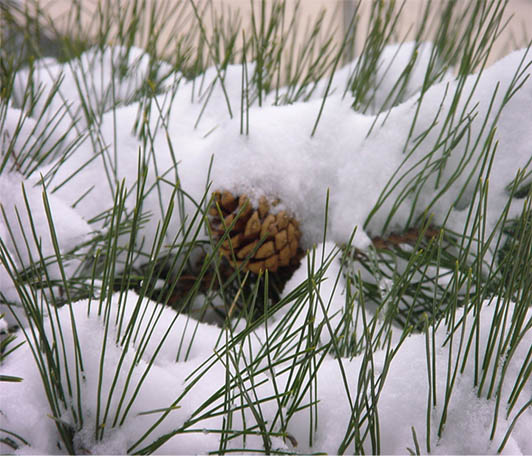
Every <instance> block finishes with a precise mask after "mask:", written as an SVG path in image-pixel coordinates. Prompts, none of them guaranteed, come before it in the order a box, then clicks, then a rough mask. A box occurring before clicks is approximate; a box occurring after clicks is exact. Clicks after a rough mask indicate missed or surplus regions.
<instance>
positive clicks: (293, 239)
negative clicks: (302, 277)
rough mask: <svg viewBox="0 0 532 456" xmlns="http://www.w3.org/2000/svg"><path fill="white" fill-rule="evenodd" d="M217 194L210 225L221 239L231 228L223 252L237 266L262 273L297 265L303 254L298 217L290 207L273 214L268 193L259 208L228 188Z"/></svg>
mask: <svg viewBox="0 0 532 456" xmlns="http://www.w3.org/2000/svg"><path fill="white" fill-rule="evenodd" d="M213 197H214V198H213V199H214V206H213V207H211V208H210V210H209V214H210V215H211V220H210V226H211V229H212V231H213V233H214V235H215V237H216V238H217V239H220V238H221V237H222V236H223V235H224V234H225V233H226V232H227V231H228V230H229V233H228V237H227V239H226V240H225V241H224V242H223V243H222V246H221V249H220V252H221V254H222V255H223V256H224V257H225V258H226V259H227V260H228V261H229V263H230V264H231V266H232V267H233V268H240V269H242V270H244V271H247V270H249V271H251V272H253V273H255V274H258V273H259V272H260V271H266V270H268V271H270V272H277V271H278V270H279V269H286V270H294V269H295V268H296V267H297V265H298V264H299V261H300V259H301V257H302V252H301V249H300V248H299V239H300V237H301V232H300V231H299V223H298V222H297V220H295V219H294V218H293V217H292V216H290V215H289V214H288V213H287V212H286V211H279V212H277V213H276V214H271V213H270V203H269V202H268V200H267V199H266V198H265V197H261V198H260V199H259V205H258V208H254V207H252V205H251V202H250V200H249V198H248V197H247V195H240V196H235V195H233V194H232V193H230V192H228V191H224V192H214V194H213ZM277 204H278V201H276V202H274V203H272V205H273V206H276V205H277ZM220 215H221V216H222V218H220Z"/></svg>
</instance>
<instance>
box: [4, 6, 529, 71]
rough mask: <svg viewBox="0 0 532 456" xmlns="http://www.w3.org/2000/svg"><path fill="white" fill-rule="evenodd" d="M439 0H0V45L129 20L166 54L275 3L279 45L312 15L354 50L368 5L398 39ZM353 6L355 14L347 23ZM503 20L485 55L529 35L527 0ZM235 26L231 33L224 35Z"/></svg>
mask: <svg viewBox="0 0 532 456" xmlns="http://www.w3.org/2000/svg"><path fill="white" fill-rule="evenodd" d="M490 1H491V0H488V1H486V3H489V2H490ZM445 3H446V2H445V1H444V0H436V1H432V2H431V1H430V0H405V1H394V0H384V1H379V2H375V1H372V0H301V1H296V0H286V1H272V0H265V1H262V0H113V1H109V0H107V1H98V0H0V5H1V10H0V14H1V18H0V27H1V29H2V32H1V38H0V39H1V40H2V46H1V48H2V52H3V53H6V52H11V53H16V54H20V55H23V54H25V53H27V52H34V53H37V54H40V55H44V56H46V55H50V56H57V55H58V54H59V53H60V50H59V49H57V46H56V44H55V43H56V41H57V36H58V35H62V36H65V35H68V36H70V37H71V40H72V42H73V43H76V42H78V43H83V46H84V47H87V46H88V45H89V44H90V43H91V42H94V43H96V42H97V41H98V40H101V39H102V37H104V39H105V40H106V41H107V42H108V43H115V44H116V43H123V42H124V36H123V35H124V33H127V30H128V27H132V28H134V29H135V31H136V33H134V34H133V33H132V34H131V36H132V40H133V41H134V44H135V45H137V46H139V47H143V48H145V49H150V46H152V49H150V50H152V51H155V52H156V54H157V55H158V56H160V57H164V58H167V59H169V60H171V59H172V57H173V56H174V55H175V54H176V49H178V48H179V49H181V50H182V49H183V47H186V46H188V47H189V48H191V49H193V48H194V46H195V44H194V43H196V44H197V43H198V42H199V41H201V40H202V39H204V40H211V39H212V37H213V36H216V37H217V38H216V39H220V36H226V38H227V41H231V40H234V43H233V44H234V45H236V46H241V45H242V42H243V40H245V39H246V36H247V37H250V36H251V35H252V34H253V33H257V30H256V29H255V30H254V27H255V26H256V22H258V21H256V18H259V17H261V18H263V17H268V16H271V15H272V12H273V11H275V8H282V9H283V20H284V21H286V23H285V24H283V27H285V29H288V28H289V27H292V26H293V27H297V28H298V29H299V30H298V32H297V33H291V34H290V37H291V38H290V39H291V40H292V39H293V42H291V43H290V46H288V43H287V46H286V47H287V49H288V48H289V47H290V48H291V49H292V52H294V50H297V49H298V48H301V47H304V46H306V41H308V36H309V34H308V30H309V28H311V27H313V26H315V24H317V23H319V24H320V32H319V33H321V34H323V41H325V40H328V39H332V40H335V41H336V43H338V45H339V43H341V41H342V39H343V38H344V37H345V35H346V34H347V33H353V34H354V35H356V36H355V38H358V39H355V40H353V44H352V46H353V49H351V50H350V55H352V56H354V55H358V54H359V53H360V52H361V50H362V46H363V42H364V40H363V39H362V38H363V37H365V36H366V33H367V30H368V23H369V18H370V17H371V15H372V14H373V13H374V12H375V8H383V5H385V6H384V8H388V7H389V6H390V5H392V6H393V10H394V11H395V13H394V14H395V15H396V17H395V18H394V20H395V21H396V23H395V27H394V30H393V32H392V33H393V36H392V37H391V42H394V41H397V42H401V41H409V40H412V39H414V38H415V36H416V32H417V30H418V28H419V24H420V23H422V22H423V21H425V23H427V24H428V27H427V29H428V30H427V31H426V34H425V37H424V38H425V39H426V38H429V39H430V23H431V21H433V20H434V19H435V18H437V17H438V15H441V14H442V11H443V9H444V5H445ZM462 4H463V5H461V7H463V8H464V10H467V9H468V8H470V7H471V4H470V2H468V1H466V0H464V1H463V2H462ZM427 12H428V14H427ZM274 14H275V13H274ZM354 14H356V17H357V18H358V19H357V21H356V24H354V26H352V25H353V24H352V18H353V15H354ZM507 21H509V22H508V23H507V25H506V26H505V27H503V28H502V30H501V31H500V38H499V39H498V40H497V42H496V43H495V45H494V47H493V48H492V50H491V53H490V58H489V62H491V61H493V60H496V59H497V58H500V57H501V56H503V55H505V54H507V53H508V52H510V51H511V50H513V49H516V48H520V47H523V46H525V45H526V44H527V43H528V42H529V40H530V39H531V38H532V0H509V1H508V2H507V5H506V9H505V12H504V18H503V21H502V22H503V23H506V22H507ZM13 23H16V24H19V25H20V26H19V27H17V26H13ZM139 29H142V30H143V33H139ZM235 29H238V33H236V34H235V36H232V35H231V33H232V31H233V30H235ZM142 30H141V31H142ZM155 31H156V32H155ZM220 31H222V33H221V34H220ZM102 32H103V33H102ZM27 33H31V34H32V35H33V36H34V46H33V47H34V49H27V48H24V47H23V46H22V42H23V39H22V36H23V35H24V34H27ZM154 34H157V39H154V36H153V35H154ZM133 35H134V36H133ZM265 36H267V35H265ZM271 39H282V37H281V38H280V37H279V36H275V37H273V38H271ZM150 43H152V44H150ZM226 44H227V43H225V45H226ZM221 47H222V48H223V46H221ZM222 52H223V50H222ZM287 52H288V50H287ZM315 52H319V49H316V51H315Z"/></svg>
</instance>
